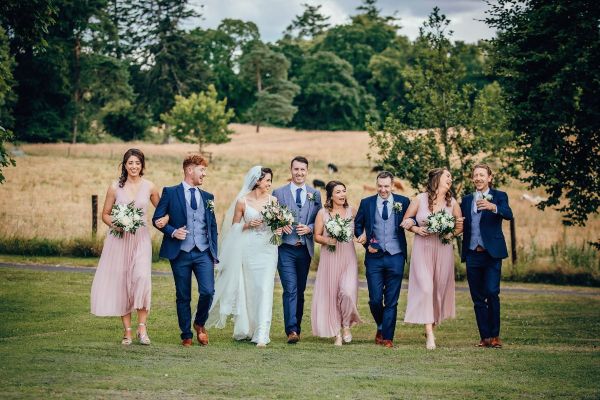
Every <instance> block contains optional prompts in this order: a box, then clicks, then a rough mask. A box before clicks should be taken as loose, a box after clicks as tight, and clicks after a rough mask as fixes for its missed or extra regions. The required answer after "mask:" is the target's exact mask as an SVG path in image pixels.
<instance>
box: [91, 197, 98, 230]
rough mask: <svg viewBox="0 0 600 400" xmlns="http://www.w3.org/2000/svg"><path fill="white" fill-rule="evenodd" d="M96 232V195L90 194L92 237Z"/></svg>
mask: <svg viewBox="0 0 600 400" xmlns="http://www.w3.org/2000/svg"><path fill="white" fill-rule="evenodd" d="M97 233H98V195H97V194H93V195H92V237H93V238H95V237H96V234H97Z"/></svg>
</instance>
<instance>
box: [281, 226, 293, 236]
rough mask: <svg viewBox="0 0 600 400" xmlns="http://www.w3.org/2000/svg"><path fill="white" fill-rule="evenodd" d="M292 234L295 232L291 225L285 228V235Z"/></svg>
mask: <svg viewBox="0 0 600 400" xmlns="http://www.w3.org/2000/svg"><path fill="white" fill-rule="evenodd" d="M292 232H293V229H292V227H291V226H290V225H288V226H284V227H283V233H285V234H286V235H289V234H290V233H292Z"/></svg>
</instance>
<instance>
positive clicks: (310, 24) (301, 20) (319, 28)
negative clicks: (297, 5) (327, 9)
mask: <svg viewBox="0 0 600 400" xmlns="http://www.w3.org/2000/svg"><path fill="white" fill-rule="evenodd" d="M302 6H303V7H304V12H303V13H302V15H296V16H295V17H294V20H293V21H292V23H291V24H290V25H288V27H287V28H286V29H285V31H284V35H286V36H289V37H293V36H294V33H296V35H295V38H296V39H305V38H309V39H312V38H314V37H315V36H318V35H320V34H322V33H323V32H325V31H326V30H327V28H328V27H329V22H327V21H328V20H329V18H330V17H328V16H327V17H326V16H324V15H323V14H321V7H322V4H319V5H318V6H313V5H310V4H307V3H304V4H302Z"/></svg>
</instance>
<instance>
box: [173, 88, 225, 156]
mask: <svg viewBox="0 0 600 400" xmlns="http://www.w3.org/2000/svg"><path fill="white" fill-rule="evenodd" d="M233 114H234V112H233V110H232V109H229V110H227V99H223V100H221V101H219V100H218V99H217V91H216V90H215V87H214V86H213V85H210V86H209V87H208V90H207V91H206V92H201V93H199V94H198V93H192V94H191V95H190V96H189V97H183V96H175V105H174V106H173V108H172V109H171V111H169V112H168V113H165V114H162V115H161V118H162V120H163V121H164V122H165V123H166V124H167V125H168V126H169V129H170V131H171V132H172V133H173V134H174V135H175V137H177V138H178V139H179V140H182V141H184V142H197V143H198V148H199V151H200V152H202V147H203V146H204V144H206V143H225V142H228V141H229V137H228V135H229V134H231V133H232V131H230V130H229V128H228V127H227V124H228V123H229V120H230V119H231V118H232V117H233Z"/></svg>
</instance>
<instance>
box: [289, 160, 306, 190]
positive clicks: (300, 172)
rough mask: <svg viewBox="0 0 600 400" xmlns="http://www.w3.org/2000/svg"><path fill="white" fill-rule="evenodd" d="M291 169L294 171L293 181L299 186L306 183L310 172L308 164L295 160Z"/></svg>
mask: <svg viewBox="0 0 600 400" xmlns="http://www.w3.org/2000/svg"><path fill="white" fill-rule="evenodd" d="M290 170H291V172H292V181H293V182H294V183H295V184H296V185H298V186H300V185H304V182H305V181H306V174H308V165H306V164H304V163H303V162H300V161H294V162H293V163H292V166H291V168H290Z"/></svg>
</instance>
